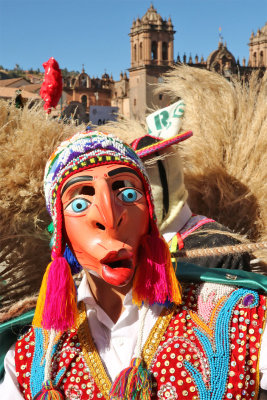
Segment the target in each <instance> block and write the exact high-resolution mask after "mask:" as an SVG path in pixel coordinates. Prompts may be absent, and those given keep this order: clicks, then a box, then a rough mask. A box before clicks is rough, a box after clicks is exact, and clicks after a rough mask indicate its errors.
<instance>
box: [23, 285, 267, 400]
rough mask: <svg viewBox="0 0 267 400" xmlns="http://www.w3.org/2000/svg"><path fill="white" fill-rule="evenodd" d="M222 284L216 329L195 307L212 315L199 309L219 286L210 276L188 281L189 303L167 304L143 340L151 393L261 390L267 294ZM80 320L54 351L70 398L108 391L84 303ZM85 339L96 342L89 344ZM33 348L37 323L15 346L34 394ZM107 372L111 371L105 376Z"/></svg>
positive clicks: (194, 395)
mask: <svg viewBox="0 0 267 400" xmlns="http://www.w3.org/2000/svg"><path fill="white" fill-rule="evenodd" d="M204 289H205V291H204V293H202V290H204ZM217 289H218V290H217V294H216V296H217V297H216V296H215V297H216V299H217V300H219V301H220V304H221V305H220V307H219V308H218V307H217V312H216V313H214V312H213V311H212V312H210V320H211V319H212V318H213V324H212V325H211V329H212V330H213V335H209V334H208V333H207V332H206V331H205V330H203V329H202V328H201V327H200V326H199V325H198V320H196V319H195V320H194V319H193V318H192V315H197V316H198V318H199V320H201V321H202V322H203V323H205V322H204V320H203V315H202V316H201V315H199V314H198V310H199V308H198V302H197V297H199V294H201V293H202V294H204V296H203V298H202V300H201V301H207V300H208V299H209V296H210V293H213V292H214V290H215V291H216V286H215V285H211V284H204V285H202V290H200V289H198V288H197V287H195V286H194V285H189V286H188V287H184V296H183V298H184V303H183V304H182V305H181V306H178V307H174V308H173V309H172V310H165V309H164V311H163V313H162V315H161V316H160V317H159V318H158V320H157V322H156V324H155V326H154V327H153V329H152V331H151V333H150V335H149V338H148V339H147V341H146V343H145V346H144V348H143V357H144V359H146V362H147V363H148V365H149V369H150V371H151V372H152V374H153V377H154V382H153V388H152V389H153V395H152V399H155V398H158V399H161V400H163V399H164V400H167V399H168V400H170V399H173V400H174V399H177V397H176V396H178V399H179V398H188V399H190V400H194V399H200V400H203V399H207V400H221V399H223V400H227V399H231V398H233V399H234V398H235V399H240V400H242V399H245V400H249V399H253V398H256V395H257V393H258V384H259V381H258V379H259V378H258V369H257V368H258V367H257V363H258V356H259V347H260V337H261V334H262V332H263V328H264V320H265V313H266V298H265V297H263V296H260V297H259V296H258V295H257V293H256V292H254V291H250V290H247V289H233V288H231V292H230V293H229V291H228V294H227V293H226V292H225V291H224V288H223V287H221V288H219V287H218V288H217ZM227 290H228V289H226V291H227ZM218 293H220V296H219V295H218ZM215 297H213V298H215ZM79 321H80V327H79V328H78V330H77V329H73V330H71V331H69V332H68V333H66V334H64V335H63V336H62V337H61V339H60V341H59V342H58V346H57V350H56V352H55V354H54V357H53V373H52V375H53V381H54V383H55V384H57V385H58V387H59V388H60V389H61V390H63V391H64V393H65V395H66V396H67V399H72V398H75V399H77V400H88V399H98V398H101V397H102V398H103V397H105V398H108V397H107V395H106V394H105V393H107V392H105V393H104V391H103V389H102V387H103V385H104V384H105V383H106V384H108V382H109V379H108V377H107V374H106V371H105V370H104V367H103V365H102V362H101V359H100V357H99V354H98V353H97V350H96V348H95V345H94V343H93V340H92V338H91V335H90V332H89V327H88V323H87V319H86V314H85V313H84V314H83V311H82V312H81V314H80V319H79ZM83 323H84V324H83ZM225 327H226V328H225ZM219 328H220V329H219ZM83 329H84V332H87V333H88V334H89V335H90V338H91V339H90V340H91V342H90V340H89V341H88V337H87V336H84V332H83ZM35 331H36V329H35ZM44 339H45V338H44ZM84 341H85V342H86V343H89V344H90V346H87V347H85V346H84ZM146 350H149V351H148V352H146ZM27 353H31V354H32V355H31V357H27V355H26V354H27ZM33 353H34V331H33V330H31V331H30V332H29V333H28V334H27V335H26V336H24V337H23V338H22V339H21V341H19V342H18V344H17V347H16V368H17V375H18V380H19V383H20V385H21V388H22V390H23V391H24V392H25V398H31V397H27V395H28V394H29V393H30V392H29V388H28V386H27V385H28V383H29V381H30V366H31V363H32V360H33ZM19 357H22V358H21V359H20V358H19ZM89 357H91V361H90V362H88V358H89ZM97 357H98V358H97ZM98 361H99V363H98ZM89 364H90V365H89ZM89 366H90V368H89ZM64 368H65V370H64ZM101 368H103V370H102V373H101ZM99 373H100V374H101V378H100V375H99ZM105 376H106V377H107V379H106V380H105V381H103V379H105ZM99 378H100V379H99ZM101 385H102V386H101ZM99 390H100V391H99ZM75 396H76V397H75Z"/></svg>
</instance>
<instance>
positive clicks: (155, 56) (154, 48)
mask: <svg viewBox="0 0 267 400" xmlns="http://www.w3.org/2000/svg"><path fill="white" fill-rule="evenodd" d="M151 59H152V60H157V59H158V43H157V42H152V46H151Z"/></svg>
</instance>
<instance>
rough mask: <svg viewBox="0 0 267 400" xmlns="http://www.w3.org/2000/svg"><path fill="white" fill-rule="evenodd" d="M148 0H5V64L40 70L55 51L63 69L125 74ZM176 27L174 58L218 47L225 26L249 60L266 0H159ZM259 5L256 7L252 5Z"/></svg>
mask: <svg viewBox="0 0 267 400" xmlns="http://www.w3.org/2000/svg"><path fill="white" fill-rule="evenodd" d="M150 4H151V1H150V0H109V1H107V0H94V1H92V0H46V1H44V0H0V65H3V66H4V67H5V68H8V69H12V68H14V66H15V64H19V65H20V66H21V67H22V68H23V69H29V68H30V67H32V68H34V69H37V68H40V69H41V70H43V68H42V63H43V62H44V61H47V60H48V58H50V57H51V56H53V57H54V58H55V59H56V60H57V61H58V62H59V65H60V67H61V68H65V67H66V68H68V69H69V70H78V71H80V70H81V68H82V64H84V66H85V70H86V72H87V73H88V74H89V75H90V76H91V77H92V76H101V75H102V74H103V73H104V72H105V71H106V72H107V73H109V74H110V73H112V74H113V77H114V79H118V78H119V74H120V71H127V69H128V68H129V67H130V40H129V36H128V33H129V32H130V28H131V25H132V21H133V19H134V18H137V17H138V16H139V17H140V18H141V17H142V16H143V15H144V13H145V12H146V10H147V9H148V8H149V6H150ZM153 5H154V7H155V8H156V9H157V11H158V12H159V13H160V15H161V16H162V17H163V18H168V17H169V16H170V17H171V19H172V22H173V25H174V29H175V30H176V34H175V40H174V57H175V58H176V57H177V54H178V53H179V54H180V56H182V55H183V54H184V53H186V54H187V55H189V54H190V53H191V54H192V56H193V57H195V55H196V54H198V55H199V56H200V57H201V56H202V55H203V56H204V58H205V59H206V58H207V56H208V55H209V53H210V52H211V51H213V50H214V49H216V48H217V46H218V40H219V36H218V34H219V27H221V28H222V31H221V33H222V36H223V38H224V41H226V42H227V46H228V49H229V50H230V51H231V52H232V53H233V54H234V56H235V57H236V58H237V57H239V58H240V61H241V60H242V58H243V57H245V58H246V59H248V55H249V47H248V45H247V44H248V42H249V37H250V35H251V31H252V30H254V32H256V31H257V29H258V28H261V27H262V26H263V25H264V24H265V22H266V21H267V1H266V0H253V1H251V0H183V1H182V0H154V1H153ZM252 6H253V8H252Z"/></svg>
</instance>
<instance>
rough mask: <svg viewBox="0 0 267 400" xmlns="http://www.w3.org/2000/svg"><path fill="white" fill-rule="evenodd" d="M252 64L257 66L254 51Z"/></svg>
mask: <svg viewBox="0 0 267 400" xmlns="http://www.w3.org/2000/svg"><path fill="white" fill-rule="evenodd" d="M253 66H254V67H257V53H256V52H255V53H254V54H253Z"/></svg>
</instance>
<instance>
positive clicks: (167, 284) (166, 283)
mask: <svg viewBox="0 0 267 400" xmlns="http://www.w3.org/2000/svg"><path fill="white" fill-rule="evenodd" d="M139 260H140V262H139V265H138V268H137V271H136V274H135V278H134V282H133V301H134V303H136V304H137V305H138V306H141V305H142V303H147V304H149V305H151V304H154V303H158V304H165V303H167V302H169V303H175V304H180V303H181V301H182V297H181V287H180V284H179V282H178V281H177V278H176V275H175V271H174V269H173V265H172V263H171V257H170V251H169V248H168V245H167V243H166V242H165V240H164V239H163V238H162V237H160V236H158V235H157V234H156V232H155V233H154V232H152V233H151V234H148V235H146V236H145V237H144V238H143V239H142V243H141V245H140V253H139Z"/></svg>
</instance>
